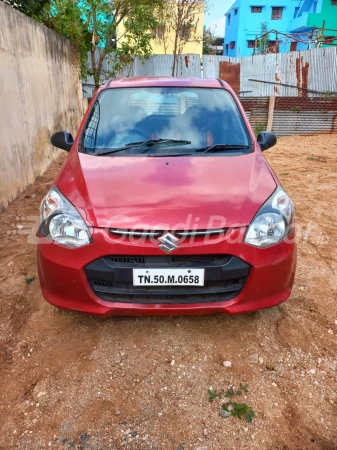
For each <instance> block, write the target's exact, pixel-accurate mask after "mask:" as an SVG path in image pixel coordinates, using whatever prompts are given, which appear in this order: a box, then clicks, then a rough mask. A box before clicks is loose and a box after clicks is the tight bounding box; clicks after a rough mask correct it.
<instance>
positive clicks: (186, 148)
mask: <svg viewBox="0 0 337 450" xmlns="http://www.w3.org/2000/svg"><path fill="white" fill-rule="evenodd" d="M205 150H207V151H205ZM80 151H82V152H85V153H88V154H92V155H111V156H115V155H118V156H130V155H132V156H134V155H140V156H160V155H162V154H165V156H166V155H170V154H172V155H174V156H179V155H186V154H194V153H195V155H198V156H201V155H210V154H214V153H215V152H216V153H217V154H218V153H219V154H226V155H227V154H232V155H237V154H245V153H249V152H250V151H251V147H250V138H249V134H248V131H247V128H246V126H245V123H244V121H243V118H242V115H241V113H240V111H239V109H238V107H237V104H236V103H235V101H234V99H233V97H232V95H231V94H230V92H228V91H226V90H225V89H211V88H194V87H140V88H139V87H138V88H114V89H106V90H103V91H102V92H101V94H100V95H99V97H98V98H97V100H96V102H95V103H94V105H93V106H92V109H91V113H90V115H89V119H88V120H87V122H86V125H85V128H84V131H83V134H82V138H81V146H80Z"/></svg>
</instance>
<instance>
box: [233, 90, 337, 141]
mask: <svg viewBox="0 0 337 450" xmlns="http://www.w3.org/2000/svg"><path fill="white" fill-rule="evenodd" d="M240 100H241V103H242V106H243V108H244V109H245V111H246V114H247V117H248V119H249V121H250V123H251V125H252V127H253V129H254V131H255V133H258V132H259V131H261V130H265V129H266V126H267V119H268V108H269V97H242V98H240ZM272 131H273V132H274V133H275V134H276V136H290V135H296V134H318V133H337V98H305V97H275V105H274V113H273V125H272Z"/></svg>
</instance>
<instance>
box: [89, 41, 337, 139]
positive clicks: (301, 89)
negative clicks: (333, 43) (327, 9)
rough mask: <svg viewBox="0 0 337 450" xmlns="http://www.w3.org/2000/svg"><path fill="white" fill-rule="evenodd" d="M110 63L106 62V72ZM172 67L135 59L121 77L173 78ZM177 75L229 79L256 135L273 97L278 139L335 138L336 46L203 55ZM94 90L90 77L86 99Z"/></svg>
mask: <svg viewBox="0 0 337 450" xmlns="http://www.w3.org/2000/svg"><path fill="white" fill-rule="evenodd" d="M88 57H89V56H88ZM112 63H113V60H112V59H111V57H110V58H106V60H105V61H104V65H103V70H104V71H106V70H108V69H109V67H110V66H111V64H112ZM172 65H173V55H156V56H153V57H152V58H150V59H148V60H146V61H142V60H140V59H138V58H136V60H135V62H134V63H133V65H132V66H130V67H126V68H125V69H124V70H123V71H121V72H119V73H118V74H117V77H118V78H122V77H136V76H170V75H171V74H172ZM178 76H188V77H202V76H203V77H204V78H221V79H223V80H226V81H227V82H228V83H229V84H230V85H231V86H232V88H233V89H234V90H235V91H236V92H237V93H238V94H239V96H240V100H241V103H242V104H243V107H244V108H245V111H246V113H247V116H248V118H249V120H250V122H251V124H252V126H253V128H254V129H255V131H258V130H262V129H266V125H267V120H268V108H269V97H270V96H275V106H274V120H273V131H274V132H275V133H276V135H278V136H286V135H292V134H308V133H337V47H335V48H333V47H331V48H324V49H322V48H317V49H312V50H306V51H299V52H297V51H296V52H289V53H280V54H268V55H256V56H251V57H244V58H230V57H226V56H205V55H204V56H203V65H202V64H201V60H200V57H199V56H198V55H182V56H180V57H179V58H178ZM102 81H104V80H103V79H102ZM93 89H94V81H93V78H92V77H91V78H89V79H88V80H86V81H85V82H84V83H83V93H84V97H87V98H90V97H92V92H93Z"/></svg>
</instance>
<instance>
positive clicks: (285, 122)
mask: <svg viewBox="0 0 337 450" xmlns="http://www.w3.org/2000/svg"><path fill="white" fill-rule="evenodd" d="M273 132H274V133H275V134H276V136H291V135H296V134H317V133H331V132H337V111H319V112H317V111H298V112H293V111H275V113H274V121H273Z"/></svg>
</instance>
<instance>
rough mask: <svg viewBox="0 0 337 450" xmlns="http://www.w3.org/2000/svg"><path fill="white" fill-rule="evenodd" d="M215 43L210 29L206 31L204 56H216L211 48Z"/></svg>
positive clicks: (203, 48)
mask: <svg viewBox="0 0 337 450" xmlns="http://www.w3.org/2000/svg"><path fill="white" fill-rule="evenodd" d="M213 42H214V36H213V33H212V31H211V29H210V28H207V29H206V28H205V29H204V36H203V40H202V54H203V55H215V53H216V52H215V50H214V49H213V48H212V47H211V46H212V45H213Z"/></svg>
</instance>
